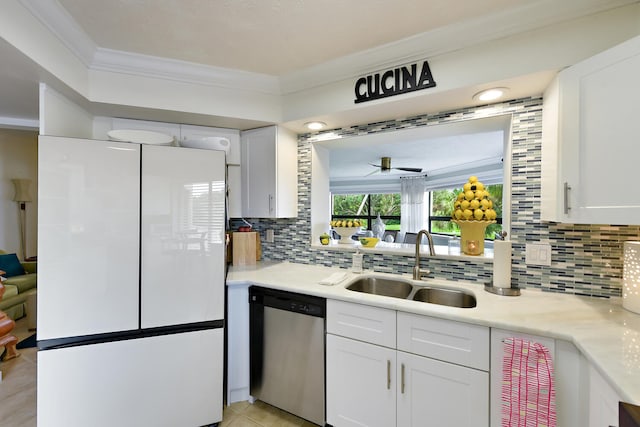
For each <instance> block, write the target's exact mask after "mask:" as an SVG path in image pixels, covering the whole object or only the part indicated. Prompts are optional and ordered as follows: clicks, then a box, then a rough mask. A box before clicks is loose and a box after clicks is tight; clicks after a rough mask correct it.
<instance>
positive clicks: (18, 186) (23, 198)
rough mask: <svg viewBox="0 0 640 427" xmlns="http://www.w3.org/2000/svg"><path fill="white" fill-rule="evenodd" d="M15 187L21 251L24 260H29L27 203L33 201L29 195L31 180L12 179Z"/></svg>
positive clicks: (14, 199)
mask: <svg viewBox="0 0 640 427" xmlns="http://www.w3.org/2000/svg"><path fill="white" fill-rule="evenodd" d="M12 181H13V185H14V187H15V190H16V192H15V194H14V196H13V201H14V202H17V203H18V221H19V222H20V251H21V254H22V260H23V261H24V260H26V259H27V202H30V201H31V195H30V194H29V185H31V180H30V179H12Z"/></svg>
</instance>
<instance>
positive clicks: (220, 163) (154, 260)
mask: <svg viewBox="0 0 640 427" xmlns="http://www.w3.org/2000/svg"><path fill="white" fill-rule="evenodd" d="M38 187H39V188H38V204H39V206H38V209H39V212H38V247H39V249H38V325H37V327H38V329H37V338H38V348H39V352H38V392H37V400H38V403H37V405H38V409H37V418H38V426H39V427H50V426H51V427H59V426H65V427H74V426H78V427H81V426H82V427H86V426H93V427H99V426H109V427H111V426H154V427H157V426H167V427H169V426H171V427H173V426H180V427H183V426H184V427H189V426H193V427H197V426H205V425H213V424H216V423H218V422H220V421H221V420H222V381H223V350H224V349H223V346H224V339H223V335H224V334H223V332H224V280H225V277H224V276H225V267H226V262H225V188H226V183H225V154H224V152H222V151H210V150H197V149H188V148H179V147H171V146H156V145H141V144H134V143H125V142H112V141H93V140H83V139H72V138H59V137H47V136H41V137H40V140H39V147H38Z"/></svg>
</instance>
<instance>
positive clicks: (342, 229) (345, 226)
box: [329, 219, 362, 245]
mask: <svg viewBox="0 0 640 427" xmlns="http://www.w3.org/2000/svg"><path fill="white" fill-rule="evenodd" d="M329 225H331V228H333V229H334V230H335V231H336V233H338V234H339V235H340V240H339V243H345V244H351V245H352V244H355V243H356V242H355V240H351V236H352V235H354V234H355V233H356V232H357V231H358V230H359V229H360V227H362V222H361V221H360V220H359V219H342V220H337V221H331V222H330V223H329Z"/></svg>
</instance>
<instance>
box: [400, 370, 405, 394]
mask: <svg viewBox="0 0 640 427" xmlns="http://www.w3.org/2000/svg"><path fill="white" fill-rule="evenodd" d="M400 370H401V373H400V393H402V394H404V363H403V364H402V365H401V368H400Z"/></svg>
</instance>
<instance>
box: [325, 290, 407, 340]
mask: <svg viewBox="0 0 640 427" xmlns="http://www.w3.org/2000/svg"><path fill="white" fill-rule="evenodd" d="M327 332H328V333H330V334H334V335H340V336H343V337H348V338H353V339H356V340H360V341H365V342H369V343H372V344H378V345H382V346H385V347H390V348H395V347H396V312H395V310H387V309H385V308H377V307H370V306H367V305H361V304H352V303H348V302H343V301H335V300H328V301H327Z"/></svg>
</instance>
